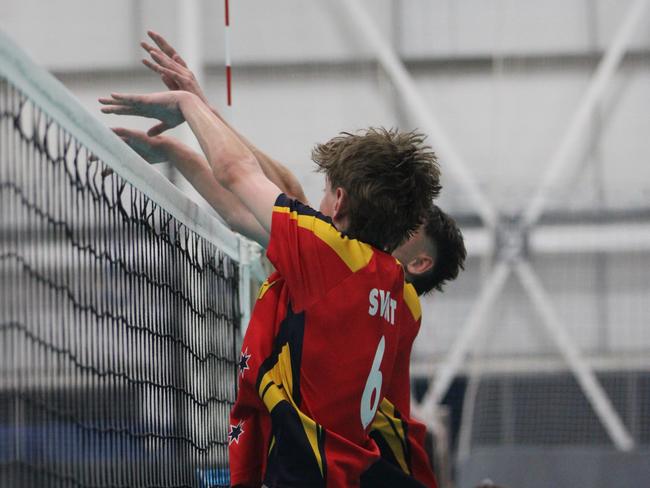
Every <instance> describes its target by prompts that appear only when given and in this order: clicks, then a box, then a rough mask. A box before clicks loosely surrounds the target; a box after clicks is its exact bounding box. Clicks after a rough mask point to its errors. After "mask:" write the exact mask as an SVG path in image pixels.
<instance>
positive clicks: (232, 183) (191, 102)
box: [178, 92, 282, 246]
mask: <svg viewBox="0 0 650 488" xmlns="http://www.w3.org/2000/svg"><path fill="white" fill-rule="evenodd" d="M179 93H182V96H181V97H180V98H179V100H178V107H179V109H180V111H181V112H182V114H183V116H184V117H185V120H187V123H188V124H189V126H190V127H191V129H192V132H194V135H195V136H196V138H197V140H198V141H199V144H200V145H201V148H202V149H203V153H204V154H205V155H206V158H207V160H208V163H210V167H211V168H212V173H213V174H214V176H215V178H216V179H217V181H218V182H219V183H220V184H221V185H222V186H223V187H224V188H227V189H228V190H230V191H231V192H232V193H233V194H234V195H235V196H236V197H237V198H239V199H240V200H241V202H242V203H243V204H244V205H245V206H246V208H248V210H250V212H251V213H252V214H253V215H254V216H255V218H256V219H257V221H258V222H259V224H260V225H261V226H262V228H263V229H264V230H265V231H266V232H267V233H268V234H270V232H271V217H272V212H273V205H274V203H275V200H276V199H277V197H278V195H279V194H280V193H282V192H281V191H280V189H279V188H278V187H277V186H276V185H275V184H274V183H273V182H272V181H271V180H269V179H268V178H267V177H266V175H265V174H264V172H263V171H262V168H261V166H260V164H259V162H258V160H257V158H256V157H255V156H254V155H253V153H252V152H251V151H250V149H248V147H246V145H245V144H244V143H243V142H242V141H241V139H240V138H239V137H237V136H236V135H235V134H234V133H233V132H232V130H231V129H230V128H229V127H228V126H227V125H226V124H224V123H223V121H221V119H219V117H217V116H216V115H215V114H214V113H213V112H212V111H211V110H210V108H209V107H208V106H207V105H206V104H205V103H203V101H201V99H200V98H199V97H198V96H196V95H194V94H189V93H187V92H179ZM258 242H259V241H258ZM267 243H268V242H267V241H264V242H260V244H262V245H263V246H266V245H267Z"/></svg>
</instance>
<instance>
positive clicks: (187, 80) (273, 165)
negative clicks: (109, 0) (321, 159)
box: [141, 31, 308, 203]
mask: <svg viewBox="0 0 650 488" xmlns="http://www.w3.org/2000/svg"><path fill="white" fill-rule="evenodd" d="M147 34H148V35H149V37H150V38H151V39H152V40H153V41H154V42H155V43H156V45H157V46H158V48H156V47H155V46H152V45H150V44H148V43H146V42H142V43H141V46H142V48H143V49H144V50H145V51H147V52H148V53H149V55H150V56H151V58H152V59H153V60H154V61H155V63H152V62H151V61H149V60H148V59H143V60H142V62H143V64H144V65H145V66H147V67H148V68H149V69H151V70H152V71H154V72H156V73H158V74H159V75H160V77H161V79H162V81H163V83H164V84H165V85H166V86H167V88H169V89H170V90H185V91H188V92H190V93H194V94H195V95H196V96H198V97H199V98H200V99H201V100H202V101H203V102H204V103H205V104H206V105H207V106H208V107H210V110H212V113H214V115H216V116H217V117H218V118H219V119H220V120H221V121H222V122H223V123H224V124H225V125H226V126H227V127H228V128H229V129H230V130H231V131H232V132H233V133H234V134H235V135H236V136H237V137H238V138H239V139H240V140H241V141H242V142H243V143H244V145H246V147H248V149H250V150H251V152H252V153H253V155H254V156H255V157H256V158H257V160H258V162H259V163H260V166H261V167H262V170H263V171H264V173H265V174H266V175H267V177H268V178H269V179H270V180H271V181H273V182H274V183H275V184H276V185H277V186H278V187H279V188H281V189H282V191H284V192H285V193H286V194H287V195H290V196H291V197H292V198H295V199H297V200H300V201H301V202H303V203H308V202H307V197H306V196H305V193H304V191H303V188H302V186H301V185H300V182H299V181H298V179H297V178H296V177H295V175H294V174H293V173H292V172H291V171H289V169H288V168H287V167H286V166H284V165H283V164H282V163H280V162H279V161H277V160H275V159H273V158H272V157H270V156H269V155H268V154H266V153H265V152H263V151H262V150H260V149H259V148H258V147H257V146H255V145H254V144H253V143H252V142H250V141H249V140H248V139H247V138H246V137H244V136H243V135H241V134H240V133H239V132H238V131H237V130H235V129H234V128H233V127H232V126H231V125H230V124H228V122H227V121H226V120H225V119H224V118H223V117H222V116H221V114H220V113H219V112H218V110H217V109H216V108H215V107H214V106H212V105H211V104H210V103H209V101H208V99H207V97H206V96H205V93H203V90H202V89H201V86H200V85H199V83H198V81H197V80H196V77H195V76H194V73H192V71H191V70H190V69H189V68H188V67H187V64H186V63H185V61H184V60H183V58H182V57H181V56H180V55H179V54H178V53H177V52H176V50H175V49H174V48H173V47H172V45H171V44H169V43H168V42H167V40H166V39H165V38H164V37H163V36H161V35H160V34H158V33H156V32H153V31H148V32H147ZM154 135H155V134H154Z"/></svg>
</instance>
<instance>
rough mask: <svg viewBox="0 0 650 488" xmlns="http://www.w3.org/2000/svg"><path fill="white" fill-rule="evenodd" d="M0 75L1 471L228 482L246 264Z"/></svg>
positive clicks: (49, 481) (4, 478) (116, 480)
mask: <svg viewBox="0 0 650 488" xmlns="http://www.w3.org/2000/svg"><path fill="white" fill-rule="evenodd" d="M91 150H92V148H85V147H82V146H81V145H80V144H79V143H78V142H77V141H75V139H74V138H73V137H72V136H71V135H70V134H69V133H68V132H67V131H66V129H65V128H63V127H60V126H59V125H58V124H57V122H56V121H54V120H52V119H50V118H49V117H48V116H47V115H46V114H44V113H42V111H40V110H39V109H38V108H37V107H35V106H34V105H33V103H32V102H30V101H29V100H27V99H26V98H25V97H24V96H23V95H22V94H21V93H20V92H19V91H18V90H17V89H16V88H15V87H13V86H11V85H10V84H9V83H8V82H6V81H5V80H2V79H1V78H0V486H2V487H22V486H25V487H33V486H53V487H57V486H77V487H145V486H147V487H154V486H156V487H181V486H188V487H190V486H191V487H193V486H228V480H227V466H228V458H227V454H228V442H227V434H228V412H229V410H230V408H231V406H232V404H233V402H234V399H235V394H236V392H235V380H236V367H235V354H236V347H237V334H238V330H237V329H238V325H239V299H238V293H237V290H238V268H237V263H236V262H234V261H233V260H231V259H230V258H228V257H227V256H226V255H224V254H223V253H222V252H220V250H219V249H217V248H216V247H215V246H214V245H212V244H211V243H209V242H207V241H206V240H204V239H202V238H201V237H199V236H198V235H196V234H195V233H194V232H192V231H191V230H189V229H188V227H187V226H186V225H184V224H183V223H182V222H179V221H178V220H176V219H175V218H173V217H172V216H171V215H169V213H167V212H166V211H165V210H164V209H162V208H160V207H159V206H158V205H156V204H155V203H154V202H152V201H151V200H150V199H148V198H147V197H146V196H145V195H144V194H142V193H141V192H140V191H139V190H138V189H136V188H134V187H133V186H132V185H131V184H129V183H127V182H126V181H124V180H123V179H122V178H120V177H119V176H118V175H116V174H108V173H109V172H108V171H106V170H107V166H105V164H104V163H103V162H102V161H100V160H98V159H97V158H95V157H94V156H93V155H92V153H91Z"/></svg>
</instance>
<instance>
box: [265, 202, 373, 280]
mask: <svg viewBox="0 0 650 488" xmlns="http://www.w3.org/2000/svg"><path fill="white" fill-rule="evenodd" d="M273 212H277V213H287V214H289V218H290V219H292V220H296V221H297V222H298V226H299V227H302V228H303V229H308V230H310V231H312V232H313V233H314V235H316V237H318V238H319V239H320V240H321V241H323V242H324V243H325V244H327V245H328V246H329V247H330V248H331V249H332V250H333V251H334V252H335V253H336V254H337V255H338V256H339V258H341V260H342V261H343V262H344V263H345V264H346V265H347V266H348V268H350V271H352V272H353V273H354V272H356V271H359V270H360V269H362V268H364V267H365V266H367V265H368V263H369V262H370V259H372V255H373V250H372V246H370V245H369V244H366V243H364V242H361V241H358V240H356V239H350V238H349V237H345V236H343V235H341V233H340V232H339V231H338V230H336V228H335V227H334V226H333V225H332V224H330V223H329V222H326V221H324V220H322V219H320V218H318V217H315V216H313V215H302V214H299V213H298V212H296V211H295V210H294V211H293V212H292V211H290V209H289V207H278V206H275V207H273Z"/></svg>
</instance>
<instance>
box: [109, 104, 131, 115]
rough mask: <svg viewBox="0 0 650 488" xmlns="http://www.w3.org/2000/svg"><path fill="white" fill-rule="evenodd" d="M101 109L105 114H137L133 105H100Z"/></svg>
mask: <svg viewBox="0 0 650 488" xmlns="http://www.w3.org/2000/svg"><path fill="white" fill-rule="evenodd" d="M101 111H102V112H103V113H105V114H115V115H138V114H137V112H136V110H135V109H134V108H133V107H130V106H127V105H107V106H105V107H102V108H101Z"/></svg>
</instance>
